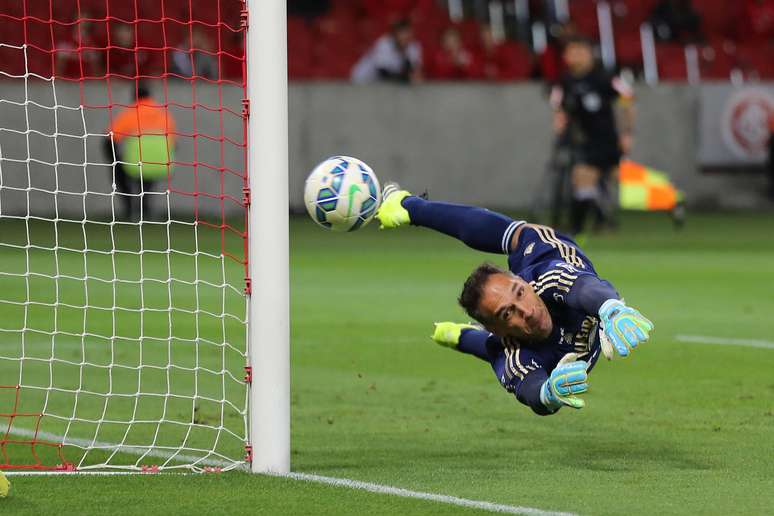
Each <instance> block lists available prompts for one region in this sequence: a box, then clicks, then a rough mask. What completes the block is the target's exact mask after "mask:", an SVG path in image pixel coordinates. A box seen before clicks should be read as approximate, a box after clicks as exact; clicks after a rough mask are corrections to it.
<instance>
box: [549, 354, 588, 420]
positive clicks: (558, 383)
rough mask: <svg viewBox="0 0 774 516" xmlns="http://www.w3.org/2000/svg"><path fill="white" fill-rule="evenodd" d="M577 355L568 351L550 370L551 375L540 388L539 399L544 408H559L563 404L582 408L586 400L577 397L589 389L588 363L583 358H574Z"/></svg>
mask: <svg viewBox="0 0 774 516" xmlns="http://www.w3.org/2000/svg"><path fill="white" fill-rule="evenodd" d="M576 358H578V355H576V354H575V353H568V354H567V355H565V356H564V358H562V360H560V361H559V364H558V365H557V366H556V368H555V369H554V370H553V371H551V376H549V377H548V380H546V381H545V383H543V386H542V387H541V388H540V401H541V402H542V403H543V405H545V406H546V408H549V409H553V410H559V409H560V408H561V407H562V406H563V405H566V406H568V407H572V408H574V409H582V408H583V407H585V406H586V402H585V401H583V400H582V399H580V398H579V397H577V396H576V395H577V394H582V393H584V392H586V391H588V390H589V384H588V383H587V382H588V374H587V373H586V367H588V364H587V363H586V362H584V361H583V360H576Z"/></svg>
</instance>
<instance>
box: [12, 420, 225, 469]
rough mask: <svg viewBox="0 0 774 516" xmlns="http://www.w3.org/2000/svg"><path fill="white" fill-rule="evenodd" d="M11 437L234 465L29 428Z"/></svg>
mask: <svg viewBox="0 0 774 516" xmlns="http://www.w3.org/2000/svg"><path fill="white" fill-rule="evenodd" d="M9 433H10V434H11V435H18V436H20V437H35V436H37V437H38V438H40V439H41V440H44V441H51V442H54V443H62V444H64V445H65V446H77V447H79V448H87V449H100V450H104V451H108V452H113V451H115V450H118V451H119V452H120V453H126V454H129V455H137V456H145V457H155V458H159V459H172V460H174V461H177V460H179V461H181V462H186V463H191V464H194V463H195V464H197V465H202V466H220V467H225V466H231V465H233V463H231V462H227V461H224V460H218V459H206V460H202V457H197V456H195V455H183V454H179V453H174V452H171V451H167V450H156V449H152V448H150V447H143V446H128V445H125V444H117V443H106V442H101V441H91V440H89V439H78V438H77V437H68V438H67V439H65V438H64V436H62V435H56V434H52V433H50V432H43V431H40V432H35V431H33V430H29V429H27V428H12V429H11V431H10V432H9Z"/></svg>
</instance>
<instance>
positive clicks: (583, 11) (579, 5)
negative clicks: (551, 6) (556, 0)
mask: <svg viewBox="0 0 774 516" xmlns="http://www.w3.org/2000/svg"><path fill="white" fill-rule="evenodd" d="M568 4H569V7H570V20H571V21H572V22H573V23H574V24H575V27H576V28H577V29H578V32H580V33H581V34H583V35H584V36H588V37H590V38H594V39H598V38H599V21H598V19H597V3H596V2H595V1H594V0H572V1H570V2H568Z"/></svg>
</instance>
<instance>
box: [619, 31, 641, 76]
mask: <svg viewBox="0 0 774 516" xmlns="http://www.w3.org/2000/svg"><path fill="white" fill-rule="evenodd" d="M615 54H616V61H617V62H618V64H619V65H620V66H628V67H631V68H635V69H639V68H641V67H642V44H641V42H640V31H639V29H638V30H637V31H626V32H616V34H615Z"/></svg>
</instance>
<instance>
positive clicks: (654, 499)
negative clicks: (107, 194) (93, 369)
mask: <svg viewBox="0 0 774 516" xmlns="http://www.w3.org/2000/svg"><path fill="white" fill-rule="evenodd" d="M771 217H772V216H771V213H767V214H766V213H758V214H715V215H701V214H695V215H693V216H692V217H691V218H689V221H688V224H687V226H686V227H685V229H684V230H682V231H679V232H676V231H674V230H672V228H671V225H670V224H669V222H668V221H667V220H666V219H665V218H662V217H661V216H658V215H630V216H627V217H625V218H624V220H623V224H622V227H623V229H622V231H621V232H619V233H618V234H617V235H612V236H604V237H597V238H594V239H592V240H591V241H590V242H589V243H588V244H587V246H586V250H587V253H588V255H589V256H590V257H591V259H592V260H593V261H594V263H595V265H596V267H597V269H598V271H599V272H600V274H601V275H602V276H603V277H605V278H607V279H609V280H611V281H612V282H613V283H614V284H615V285H616V286H617V287H618V289H619V290H620V291H621V292H622V294H623V295H624V296H625V297H626V299H627V301H628V302H629V303H630V304H632V305H633V306H635V307H637V308H639V309H641V310H642V312H643V313H644V314H645V315H647V316H648V317H649V318H651V319H652V320H653V321H654V323H655V325H656V330H655V332H654V334H653V336H652V340H651V342H649V343H648V344H647V345H645V346H644V347H643V348H642V349H640V350H637V351H636V352H635V353H634V355H633V356H632V357H631V358H629V359H626V360H617V361H614V362H612V363H607V362H604V361H601V362H600V363H599V364H598V365H597V367H596V368H595V370H594V371H593V373H592V374H591V376H590V388H591V390H590V392H589V393H588V395H587V396H586V400H587V403H588V406H587V408H586V409H584V410H581V411H577V412H574V411H571V410H569V409H564V410H562V412H561V413H560V414H558V415H556V416H552V417H546V418H541V417H538V416H534V415H533V414H532V413H531V412H530V411H529V410H528V409H527V408H526V407H524V406H522V405H520V404H519V403H518V402H516V401H515V400H514V399H513V398H512V397H511V396H509V395H508V394H507V393H506V392H505V391H504V390H502V389H501V388H500V387H499V385H498V384H497V382H496V379H495V378H494V376H493V375H492V373H491V370H490V369H489V367H488V365H487V364H485V363H483V362H480V361H478V360H476V359H475V358H473V357H469V356H465V355H462V354H459V353H455V352H453V351H450V350H447V349H442V348H440V347H438V346H435V345H434V344H433V343H432V342H431V341H430V339H429V335H430V333H431V328H432V324H431V323H432V322H433V321H437V320H455V319H456V320H461V319H463V317H462V313H461V311H460V309H459V308H458V307H457V306H456V304H455V297H456V295H457V293H458V291H459V289H460V287H461V284H462V281H463V280H464V278H465V276H466V274H467V273H468V272H469V271H470V270H471V269H472V268H473V267H474V266H475V265H476V264H477V263H479V262H480V261H482V260H484V259H490V260H492V261H495V262H499V263H502V262H503V259H502V257H498V256H486V255H483V254H480V253H477V252H475V251H472V250H469V249H467V248H466V247H464V246H463V245H462V244H460V243H458V242H455V241H453V240H451V239H448V238H446V237H444V236H442V235H436V234H434V233H432V232H430V231H428V230H422V229H417V228H407V229H405V230H403V229H401V230H397V231H393V232H379V231H377V230H376V229H375V228H374V227H368V228H365V229H364V230H361V231H359V232H357V233H353V234H345V235H339V234H331V233H329V232H326V231H323V230H322V229H319V228H317V227H316V226H314V224H313V223H312V222H311V221H309V220H308V219H306V218H294V219H293V220H292V222H291V230H292V235H291V237H292V257H291V259H292V264H291V265H292V268H291V274H292V284H291V295H292V375H293V376H292V409H293V413H292V417H293V420H292V423H293V427H292V443H293V450H292V461H293V469H294V471H301V472H311V473H317V474H321V475H326V476H333V477H342V478H350V479H356V480H363V481H368V482H375V483H380V484H386V485H390V486H396V487H402V488H406V489H412V490H416V491H425V492H432V493H439V494H446V495H452V496H457V497H462V498H468V499H474V500H485V501H490V502H495V503H501V504H508V505H516V506H526V507H534V508H539V509H543V510H555V511H568V512H574V513H578V514H588V515H592V514H593V515H597V514H599V515H605V514H609V515H616V514H632V515H637V514H643V515H644V514H648V515H650V514H718V515H721V514H724V515H725V514H770V513H771V512H772V510H774V376H772V371H774V350H773V349H767V348H754V347H744V346H730V345H729V346H725V345H712V344H699V343H685V342H679V341H677V340H676V339H675V336H676V335H680V334H687V335H705V336H710V337H717V338H739V339H758V340H765V341H773V340H774V337H772V329H774V326H773V323H772V313H774V295H772V290H771V289H772V286H773V285H774V238H772V237H774V230H773V229H772V225H771ZM3 238H4V241H7V240H8V237H7V236H4V237H3ZM147 238H148V239H149V241H150V242H153V241H155V240H154V239H156V240H158V239H159V238H160V235H155V236H154V235H153V234H152V232H151V233H149V234H148V235H147ZM13 259H15V258H14V256H12V255H11V254H9V252H8V251H5V252H3V253H0V260H3V261H4V262H5V263H8V262H7V261H9V260H13ZM41 259H42V258H41ZM3 267H4V268H6V269H7V267H8V265H4V266H3ZM188 267H190V265H189V266H188ZM207 267H208V266H207ZM177 271H178V272H177V273H178V274H180V275H183V274H187V273H188V272H190V271H188V269H186V265H182V264H181V265H180V268H179V269H177ZM161 272H163V270H162V271H161ZM211 272H212V273H213V274H215V273H217V271H214V270H213V271H211ZM0 285H2V288H3V291H4V292H5V294H4V296H6V297H7V296H8V295H9V294H8V293H9V292H13V291H14V288H15V287H13V285H11V284H10V283H8V281H7V280H6V279H0ZM41 288H43V285H42V286H41ZM255 288H260V286H255ZM183 294H184V295H185V292H183ZM41 295H42V294H41ZM127 295H131V294H127ZM159 295H160V296H161V298H163V299H166V298H165V297H164V295H162V294H159ZM212 295H213V296H215V294H212ZM205 297H206V296H205ZM153 300H154V298H153V297H152V296H151V298H147V299H146V300H145V301H146V302H148V303H152V302H153ZM213 300H217V298H216V297H213V298H212V299H210V301H213ZM206 301H207V300H206V299H205V300H203V301H202V302H206ZM127 302H128V301H127ZM160 302H161V301H160ZM213 302H215V301H213ZM8 314H9V310H3V311H2V312H0V324H1V325H3V326H7V325H10V324H12V323H13V321H12V320H11V316H9V315H8ZM46 317H47V316H46V315H45V314H44V315H42V316H41V318H42V320H46ZM95 324H97V323H96V322H95ZM162 326H163V325H162ZM203 327H204V328H205V331H209V330H212V331H215V330H214V329H213V328H214V327H213V328H211V327H210V323H209V322H207V323H203ZM207 328H209V330H207ZM103 329H104V328H103ZM234 331H236V330H234ZM215 337H217V335H215V336H213V339H215ZM2 345H3V344H2V343H0V346H2ZM7 345H8V344H6V346H7ZM1 349H3V348H2V347H0V350H1ZM148 353H149V354H148V355H147V356H146V357H145V358H146V359H147V360H151V361H153V360H158V359H159V356H157V353H162V350H155V351H154V350H149V351H148ZM218 353H219V352H218ZM218 353H214V354H211V355H208V356H205V357H202V360H204V361H208V360H214V361H216V362H217V359H218V357H220V356H221V355H219V354H218ZM129 358H131V357H129ZM95 360H100V357H95ZM228 360H229V361H230V362H229V364H232V365H233V364H235V363H236V362H238V357H231V358H228ZM0 362H1V361H0ZM0 367H4V366H2V364H1V363H0ZM7 371H8V369H7V368H6V369H1V368H0V375H2V380H0V384H2V383H3V382H4V381H5V378H6V375H7V374H8V372H7ZM41 374H42V373H41ZM181 374H182V373H181ZM126 381H127V382H129V380H128V379H127V380H126ZM146 384H147V385H149V386H154V385H155V386H159V385H163V379H160V378H155V379H154V378H153V377H152V376H151V377H148V378H147V381H146ZM184 386H185V385H184V384H181V388H183V387H184ZM234 395H235V396H236V394H234ZM63 403H64V402H63ZM116 410H119V409H118V408H117V409H116ZM142 410H147V411H148V412H147V413H148V414H153V411H154V410H155V409H154V407H153V406H150V405H149V406H148V407H146V408H143V409H142ZM1 411H2V410H1V409H0V412H1ZM179 412H180V414H184V413H185V407H180V408H179ZM205 412H206V410H205ZM210 417H212V416H210ZM87 430H88V428H84V429H83V431H87ZM111 431H113V430H111ZM115 431H116V432H117V431H118V430H115ZM138 431H139V432H140V434H139V435H138V436H137V437H138V439H141V438H143V437H147V434H143V432H146V431H149V430H138ZM110 437H111V436H110V435H107V434H106V435H105V436H103V437H101V439H104V440H108V439H109V438H110ZM202 439H204V437H202ZM127 460H136V458H133V457H128V458H127ZM12 482H13V488H12V489H13V491H12V495H11V497H9V498H7V499H5V500H0V513H3V514H6V513H7V514H20V515H25V514H30V515H32V514H35V515H39V514H45V513H49V512H54V511H57V510H59V508H61V507H72V508H78V509H79V512H81V513H83V514H99V513H108V512H110V513H121V514H128V513H131V514H135V513H136V514H140V513H144V514H147V513H148V512H152V513H156V514H160V513H162V512H169V513H188V514H190V513H212V514H336V515H338V514H364V513H373V514H464V513H471V514H472V513H481V512H480V511H475V510H472V509H465V508H460V507H455V506H450V505H444V504H439V503H435V502H429V501H421V500H414V499H404V498H398V497H395V496H388V495H380V494H372V493H365V492H361V491H353V490H348V489H343V488H337V487H331V486H323V485H318V484H312V483H307V482H298V481H292V480H287V479H278V478H267V477H262V476H250V475H247V474H243V473H227V474H221V475H209V474H208V475H201V476H166V477H165V476H163V475H158V476H156V475H153V476H149V475H137V476H132V477H109V478H95V477H76V478H61V477H53V478H51V477H46V478H31V477H13V478H12Z"/></svg>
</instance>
